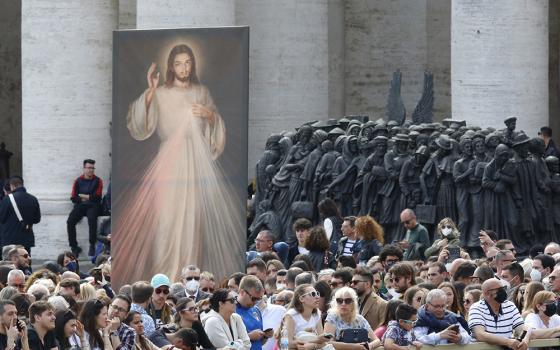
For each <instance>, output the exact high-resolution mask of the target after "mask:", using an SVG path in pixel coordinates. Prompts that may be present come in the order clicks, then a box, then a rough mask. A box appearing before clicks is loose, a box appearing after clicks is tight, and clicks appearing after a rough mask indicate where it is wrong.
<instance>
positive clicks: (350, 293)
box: [329, 287, 358, 323]
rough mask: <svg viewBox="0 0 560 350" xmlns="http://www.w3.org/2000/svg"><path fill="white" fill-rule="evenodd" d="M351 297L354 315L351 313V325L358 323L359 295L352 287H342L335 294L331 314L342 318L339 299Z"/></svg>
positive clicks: (331, 304) (331, 303)
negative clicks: (337, 300)
mask: <svg viewBox="0 0 560 350" xmlns="http://www.w3.org/2000/svg"><path fill="white" fill-rule="evenodd" d="M344 297H350V298H352V305H353V307H352V313H351V323H354V322H355V321H356V315H357V314H358V294H356V291H355V290H354V289H352V288H350V287H342V288H339V289H337V291H336V293H334V297H333V298H332V299H331V302H330V308H329V313H332V314H335V315H337V316H339V317H340V310H339V309H338V303H337V302H336V299H337V298H344Z"/></svg>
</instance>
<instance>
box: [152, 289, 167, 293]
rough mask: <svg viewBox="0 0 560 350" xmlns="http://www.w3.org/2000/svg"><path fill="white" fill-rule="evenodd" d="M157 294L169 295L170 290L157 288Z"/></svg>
mask: <svg viewBox="0 0 560 350" xmlns="http://www.w3.org/2000/svg"><path fill="white" fill-rule="evenodd" d="M155 292H156V294H161V293H163V294H169V289H167V288H156V290H155Z"/></svg>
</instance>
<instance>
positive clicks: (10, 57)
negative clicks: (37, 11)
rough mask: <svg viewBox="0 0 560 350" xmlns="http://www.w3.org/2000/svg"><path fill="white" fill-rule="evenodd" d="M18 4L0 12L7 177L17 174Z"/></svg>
mask: <svg viewBox="0 0 560 350" xmlns="http://www.w3.org/2000/svg"><path fill="white" fill-rule="evenodd" d="M20 28H21V0H6V1H3V2H2V7H1V10H0V33H2V34H1V35H0V118H1V122H0V142H5V143H6V149H8V150H9V151H10V152H12V153H13V156H12V157H11V159H10V172H11V175H15V174H21V30H20Z"/></svg>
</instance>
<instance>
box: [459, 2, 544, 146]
mask: <svg viewBox="0 0 560 350" xmlns="http://www.w3.org/2000/svg"><path fill="white" fill-rule="evenodd" d="M548 6H549V2H548V1H547V0H517V1H508V0H495V1H484V0H457V1H453V2H452V32H451V77H452V80H451V88H452V93H453V100H452V106H453V117H454V118H456V119H466V120H468V121H470V122H471V123H472V124H475V125H482V126H492V127H496V128H499V129H503V128H505V125H504V123H503V120H504V119H505V118H506V117H507V116H509V115H513V116H517V117H518V120H517V129H518V130H524V131H525V132H526V133H527V134H529V135H531V136H535V135H536V133H537V131H538V129H539V128H540V127H541V126H543V125H547V124H548V120H549V117H548V108H549V105H548V58H549V57H548Z"/></svg>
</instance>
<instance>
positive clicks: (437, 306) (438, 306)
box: [428, 303, 445, 309]
mask: <svg viewBox="0 0 560 350" xmlns="http://www.w3.org/2000/svg"><path fill="white" fill-rule="evenodd" d="M428 304H430V305H431V306H432V307H433V308H436V309H445V304H440V305H434V304H432V303H428Z"/></svg>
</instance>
